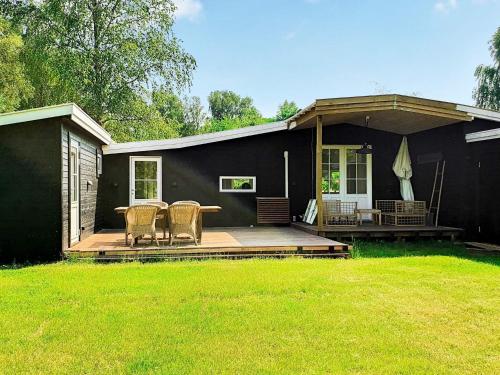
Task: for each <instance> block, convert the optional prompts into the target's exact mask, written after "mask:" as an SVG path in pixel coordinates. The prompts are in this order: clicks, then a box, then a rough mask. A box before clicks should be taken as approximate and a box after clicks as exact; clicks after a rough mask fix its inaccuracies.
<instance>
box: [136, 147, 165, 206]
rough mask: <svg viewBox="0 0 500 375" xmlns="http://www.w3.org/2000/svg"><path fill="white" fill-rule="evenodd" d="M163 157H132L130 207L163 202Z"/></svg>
mask: <svg viewBox="0 0 500 375" xmlns="http://www.w3.org/2000/svg"><path fill="white" fill-rule="evenodd" d="M161 178H162V174H161V157H146V156H131V157H130V205H134V204H145V203H147V202H155V201H158V202H159V201H161Z"/></svg>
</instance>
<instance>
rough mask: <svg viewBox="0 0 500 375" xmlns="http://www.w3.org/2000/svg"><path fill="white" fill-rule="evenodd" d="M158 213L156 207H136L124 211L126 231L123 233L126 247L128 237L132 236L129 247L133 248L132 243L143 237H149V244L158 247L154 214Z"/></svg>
mask: <svg viewBox="0 0 500 375" xmlns="http://www.w3.org/2000/svg"><path fill="white" fill-rule="evenodd" d="M157 212H158V206H157V205H137V206H131V207H129V208H127V210H126V211H125V222H126V225H127V229H126V231H125V243H126V244H127V245H128V236H129V235H131V236H132V242H131V243H130V247H134V242H135V240H136V239H138V238H142V237H143V236H144V235H146V234H147V235H150V236H151V244H152V243H153V241H155V242H156V246H160V244H159V243H158V239H157V238H156V227H155V224H156V214H157Z"/></svg>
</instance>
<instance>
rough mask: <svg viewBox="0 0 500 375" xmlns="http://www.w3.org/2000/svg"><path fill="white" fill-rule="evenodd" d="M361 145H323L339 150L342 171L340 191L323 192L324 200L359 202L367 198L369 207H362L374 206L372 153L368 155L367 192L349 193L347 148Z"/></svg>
mask: <svg viewBox="0 0 500 375" xmlns="http://www.w3.org/2000/svg"><path fill="white" fill-rule="evenodd" d="M361 147H362V146H361V145H332V144H324V145H323V149H337V150H339V171H340V192H339V193H323V199H324V200H329V199H341V200H345V201H348V202H358V204H359V201H360V200H365V201H366V203H367V205H368V207H361V208H372V205H373V198H372V197H373V174H372V165H373V159H372V154H367V155H366V194H348V193H347V150H348V149H359V148H361ZM370 147H371V146H370Z"/></svg>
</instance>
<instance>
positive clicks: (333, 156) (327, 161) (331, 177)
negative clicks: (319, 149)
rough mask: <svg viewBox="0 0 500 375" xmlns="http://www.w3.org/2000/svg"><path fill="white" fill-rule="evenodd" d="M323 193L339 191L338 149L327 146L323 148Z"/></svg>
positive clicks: (336, 192)
mask: <svg viewBox="0 0 500 375" xmlns="http://www.w3.org/2000/svg"><path fill="white" fill-rule="evenodd" d="M321 185H322V188H323V193H325V194H338V193H340V150H339V149H334V148H329V149H324V150H323V179H322V181H321Z"/></svg>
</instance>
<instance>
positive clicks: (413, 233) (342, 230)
mask: <svg viewBox="0 0 500 375" xmlns="http://www.w3.org/2000/svg"><path fill="white" fill-rule="evenodd" d="M292 227H293V228H296V229H300V230H303V231H305V232H307V233H309V234H314V235H323V236H325V237H329V238H370V237H374V238H400V237H448V238H451V239H455V238H456V237H458V236H459V235H460V234H461V233H462V232H463V229H461V228H453V227H445V226H438V227H435V226H430V225H425V226H395V225H374V224H371V223H367V224H362V225H356V226H330V227H326V228H324V229H323V230H322V231H321V232H319V231H318V227H317V226H316V225H311V224H306V223H299V222H297V223H292Z"/></svg>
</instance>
